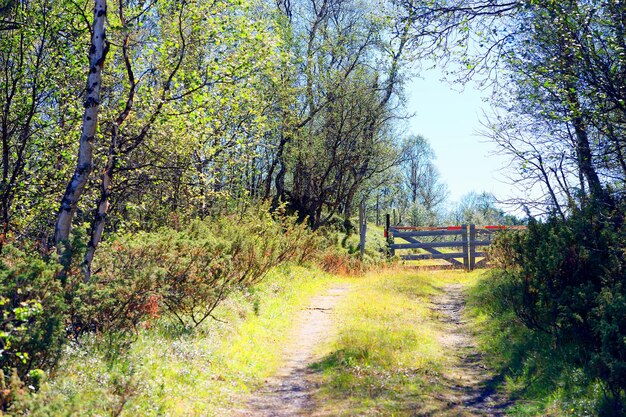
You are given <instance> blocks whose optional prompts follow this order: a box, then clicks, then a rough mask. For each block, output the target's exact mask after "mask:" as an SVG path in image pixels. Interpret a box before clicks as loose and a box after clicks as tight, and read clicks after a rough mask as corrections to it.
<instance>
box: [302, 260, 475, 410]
mask: <svg viewBox="0 0 626 417" xmlns="http://www.w3.org/2000/svg"><path fill="white" fill-rule="evenodd" d="M479 275H480V272H475V273H472V274H466V273H464V272H457V271H437V272H423V273H416V272H414V271H388V272H384V273H381V274H370V275H368V276H366V277H365V278H363V279H362V280H361V281H360V282H359V284H358V288H357V289H356V290H355V291H353V292H352V293H351V294H352V295H351V296H350V297H349V298H348V299H346V300H345V302H344V304H343V306H341V307H340V311H339V314H338V315H339V316H340V317H343V321H342V323H340V331H339V337H338V339H337V341H336V342H335V345H334V346H333V349H332V351H333V353H332V354H330V355H328V356H326V358H325V359H324V360H322V361H320V362H319V363H317V364H315V365H314V366H315V368H316V369H319V370H321V371H322V373H321V375H320V377H319V381H318V383H319V385H320V387H321V388H320V389H319V390H318V392H317V393H316V402H317V404H318V406H319V409H318V411H317V413H316V415H320V416H322V415H323V416H374V415H380V416H414V415H424V416H426V415H443V414H441V410H443V409H445V408H446V406H447V404H442V402H445V401H446V400H445V399H446V398H449V395H448V394H449V393H447V392H445V391H447V390H450V389H451V388H450V386H449V385H448V384H445V383H443V381H442V374H443V373H444V370H445V369H446V368H448V367H450V366H452V365H453V361H454V359H453V358H451V356H450V352H446V351H445V350H443V349H442V346H441V344H440V342H439V341H440V339H441V337H442V334H441V332H442V329H441V328H440V326H439V325H438V323H437V322H436V320H434V319H433V313H432V311H431V309H430V308H429V300H430V299H431V298H432V297H433V296H436V295H437V294H439V293H441V289H442V287H444V286H446V285H449V284H455V283H456V284H462V285H472V284H473V283H474V282H475V281H476V280H477V279H478V277H479ZM436 410H439V414H437V411H436ZM432 413H434V414H432ZM454 415H465V414H458V413H456V412H455V414H454ZM467 415H470V414H467Z"/></svg>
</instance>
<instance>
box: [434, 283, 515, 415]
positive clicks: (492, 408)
mask: <svg viewBox="0 0 626 417" xmlns="http://www.w3.org/2000/svg"><path fill="white" fill-rule="evenodd" d="M463 289H464V287H463V285H460V284H453V285H448V286H446V287H445V288H443V290H444V293H443V294H442V295H439V296H437V297H434V298H433V299H432V300H431V306H430V309H431V311H432V313H433V315H434V317H435V318H436V320H437V321H438V322H439V324H440V326H441V328H442V335H441V337H440V339H439V342H440V343H441V345H442V347H443V348H444V349H446V350H447V351H448V352H449V355H450V357H451V360H452V364H451V366H450V367H449V368H448V369H446V370H444V372H443V375H442V376H441V382H442V383H443V386H444V392H441V393H438V394H437V395H436V398H437V400H438V401H439V402H440V403H442V404H444V406H443V407H442V408H441V410H439V413H440V414H438V413H435V414H433V415H437V416H439V415H441V416H444V415H449V416H464V417H465V416H467V417H469V416H489V417H501V416H504V415H505V411H506V409H507V408H508V407H509V406H510V405H511V402H510V401H507V400H506V399H504V398H502V396H500V395H499V394H498V393H497V392H496V386H497V385H498V384H499V383H500V382H501V377H500V376H499V375H495V374H494V372H493V371H491V370H489V369H488V368H487V367H486V366H485V364H484V361H483V358H482V355H481V354H480V352H478V349H477V347H476V342H475V340H474V338H473V337H472V335H471V333H470V331H469V329H468V325H467V322H466V321H464V319H463V313H464V310H465V296H464V294H463Z"/></svg>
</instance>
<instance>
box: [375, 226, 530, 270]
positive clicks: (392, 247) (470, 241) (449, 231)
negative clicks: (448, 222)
mask: <svg viewBox="0 0 626 417" xmlns="http://www.w3.org/2000/svg"><path fill="white" fill-rule="evenodd" d="M520 228H523V226H476V225H474V224H470V225H466V224H464V225H461V226H448V227H407V226H391V225H390V224H389V215H387V222H386V225H385V237H386V238H387V241H388V242H389V251H390V254H391V256H395V254H396V250H406V249H409V250H416V249H421V250H423V251H426V252H428V253H409V254H403V255H401V256H400V257H401V258H402V259H403V260H407V261H420V260H426V259H442V260H444V261H446V262H447V263H448V264H449V265H448V266H452V267H454V268H463V269H465V270H466V271H472V270H474V269H476V268H482V267H485V266H486V265H487V260H488V259H487V252H486V250H485V248H486V247H487V246H489V245H490V244H491V242H492V239H493V235H494V232H496V231H497V230H501V229H520ZM424 238H430V239H431V241H424ZM440 238H445V239H446V240H434V239H440ZM396 239H402V240H404V241H405V242H407V243H396V242H395V240H396ZM450 239H453V240H450ZM443 248H445V249H449V248H451V249H456V251H452V252H447V251H446V252H442V251H440V250H439V249H443ZM477 258H482V259H479V260H478V259H477ZM443 266H445V265H443Z"/></svg>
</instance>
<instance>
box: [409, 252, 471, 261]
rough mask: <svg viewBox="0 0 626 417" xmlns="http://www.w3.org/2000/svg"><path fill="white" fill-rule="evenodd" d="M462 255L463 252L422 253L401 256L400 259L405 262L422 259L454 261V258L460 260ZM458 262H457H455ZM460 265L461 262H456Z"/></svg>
mask: <svg viewBox="0 0 626 417" xmlns="http://www.w3.org/2000/svg"><path fill="white" fill-rule="evenodd" d="M463 255H464V253H463V252H453V253H423V254H420V255H416V254H411V255H402V256H401V258H402V259H404V260H405V261H421V260H424V259H445V260H447V261H449V260H456V259H454V258H462V257H463ZM457 262H458V261H457ZM458 263H459V264H461V262H458Z"/></svg>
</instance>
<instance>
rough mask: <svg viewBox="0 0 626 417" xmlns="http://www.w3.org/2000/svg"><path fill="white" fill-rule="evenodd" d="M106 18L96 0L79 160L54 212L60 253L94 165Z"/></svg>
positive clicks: (104, 7) (103, 2)
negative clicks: (56, 211)
mask: <svg viewBox="0 0 626 417" xmlns="http://www.w3.org/2000/svg"><path fill="white" fill-rule="evenodd" d="M106 18H107V4H106V0H95V2H94V13H93V25H92V35H91V47H90V49H89V75H88V76H87V87H86V97H85V101H84V104H83V107H84V113H83V122H82V132H81V137H80V146H79V148H78V161H77V164H76V169H75V170H74V175H73V176H72V179H71V180H70V182H69V183H68V184H67V188H66V190H65V194H64V195H63V198H62V199H61V207H60V209H59V213H58V215H57V222H56V226H55V233H54V236H55V243H56V245H57V249H58V251H59V252H60V253H63V252H65V250H66V248H64V246H66V245H67V242H68V239H69V236H70V230H71V227H72V220H73V218H74V215H75V213H76V209H77V206H78V202H79V201H80V198H81V196H82V194H83V191H84V190H85V187H86V186H87V181H88V179H89V175H90V174H91V171H92V169H93V147H94V142H95V140H96V129H97V127H98V112H99V109H100V91H101V88H102V68H103V66H104V60H105V58H106V55H107V53H108V51H109V44H108V42H107V39H106V29H105V24H106Z"/></svg>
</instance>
